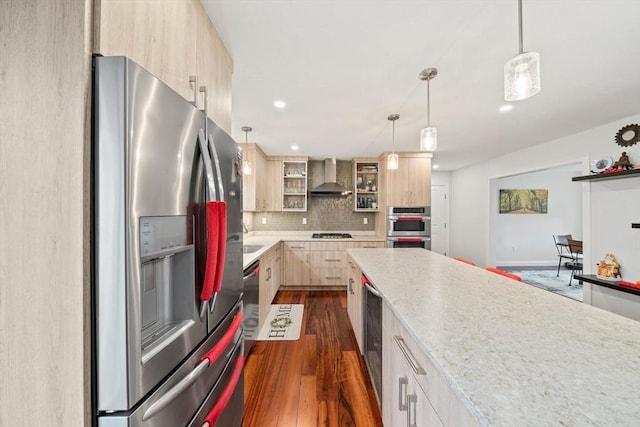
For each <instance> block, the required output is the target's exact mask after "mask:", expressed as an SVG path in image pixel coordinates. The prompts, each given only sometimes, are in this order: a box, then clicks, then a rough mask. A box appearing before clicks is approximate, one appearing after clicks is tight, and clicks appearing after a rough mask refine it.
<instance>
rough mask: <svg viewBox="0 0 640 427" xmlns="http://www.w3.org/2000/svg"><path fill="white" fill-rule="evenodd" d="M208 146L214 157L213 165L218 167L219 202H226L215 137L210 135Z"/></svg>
mask: <svg viewBox="0 0 640 427" xmlns="http://www.w3.org/2000/svg"><path fill="white" fill-rule="evenodd" d="M207 145H208V146H209V150H210V152H211V154H212V156H213V163H214V165H215V167H216V178H218V196H219V197H218V200H219V201H224V184H223V183H222V172H221V169H220V158H219V157H218V151H217V150H216V146H215V144H214V142H213V135H211V134H209V137H208V138H207Z"/></svg>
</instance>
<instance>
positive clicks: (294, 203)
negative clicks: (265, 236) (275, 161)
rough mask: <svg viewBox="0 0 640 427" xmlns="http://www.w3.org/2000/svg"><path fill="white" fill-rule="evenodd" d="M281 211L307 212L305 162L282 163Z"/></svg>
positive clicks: (291, 161) (289, 161)
mask: <svg viewBox="0 0 640 427" xmlns="http://www.w3.org/2000/svg"><path fill="white" fill-rule="evenodd" d="M282 210H283V211H297V212H304V211H306V210H307V162H306V160H303V161H298V160H296V161H293V160H284V161H283V162H282Z"/></svg>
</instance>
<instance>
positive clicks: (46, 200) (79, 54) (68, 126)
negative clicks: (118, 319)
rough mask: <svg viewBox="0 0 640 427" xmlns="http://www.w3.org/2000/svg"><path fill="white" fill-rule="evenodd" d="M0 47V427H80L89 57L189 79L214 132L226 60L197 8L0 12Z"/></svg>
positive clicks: (188, 0) (83, 6) (44, 4)
mask: <svg viewBox="0 0 640 427" xmlns="http://www.w3.org/2000/svg"><path fill="white" fill-rule="evenodd" d="M193 29H195V31H193ZM203 34H204V35H203ZM0 40H2V41H3V60H2V61H0V76H2V78H1V79H0V93H2V97H3V102H2V103H0V116H1V117H3V118H5V119H6V120H5V121H4V123H3V125H2V126H0V140H1V141H3V142H2V144H0V182H2V183H3V185H2V186H0V191H1V194H0V200H2V201H3V203H0V218H2V219H3V220H2V221H0V235H1V236H2V238H0V282H1V283H2V286H0V289H1V295H0V342H2V346H0V347H1V348H0V360H2V363H1V364H0V376H1V377H2V378H3V381H2V386H0V402H1V403H2V405H1V406H2V411H0V425H2V426H5V425H6V426H9V425H16V426H18V425H20V426H22V425H33V424H34V423H36V424H37V421H36V420H46V421H45V422H46V423H48V424H52V425H60V426H63V425H64V426H79V427H89V426H91V413H90V412H91V407H90V405H91V375H90V367H91V361H90V353H91V335H90V316H91V295H90V275H91V264H90V253H89V248H90V245H91V241H90V229H89V225H90V217H89V215H90V201H91V194H90V181H89V177H90V132H91V56H92V54H93V53H100V54H103V55H121V56H128V57H131V58H132V59H133V60H134V61H135V62H137V63H139V64H140V65H142V66H143V67H145V68H147V69H148V70H150V71H151V72H152V73H153V74H155V75H156V76H158V77H160V78H161V79H162V80H164V81H165V82H167V83H168V84H169V85H170V86H171V87H173V88H174V89H175V90H176V91H177V92H178V93H180V94H181V95H182V96H184V97H185V98H186V99H189V100H192V99H193V94H194V92H193V90H194V88H195V85H193V84H191V83H189V75H194V74H195V75H198V76H199V83H198V85H205V86H209V96H208V98H209V99H208V106H209V108H208V112H209V116H210V117H211V118H212V119H213V120H214V121H216V123H218V124H219V125H220V126H221V127H223V128H224V129H225V130H226V131H227V132H229V131H230V129H231V77H232V71H233V61H232V59H231V56H230V55H229V53H228V52H227V50H226V48H225V47H224V45H223V44H222V42H221V40H220V38H219V36H218V35H217V33H216V31H215V28H213V25H212V24H211V22H210V21H209V18H208V17H207V15H206V13H205V11H204V8H203V7H202V4H201V3H200V1H198V0H184V1H174V0H136V1H128V0H126V1H125V0H57V1H55V2H48V1H40V0H22V1H0ZM198 40H199V41H198ZM200 55H204V56H200ZM198 58H199V60H198ZM199 61H200V62H199ZM200 97H201V98H200V100H199V102H200V103H203V101H204V99H203V95H202V94H201V95H200ZM25 100H31V101H33V102H25ZM37 100H40V101H42V102H39V101H37ZM199 105H200V108H203V107H202V105H203V104H199ZM34 117H37V120H33V118H34ZM5 142H6V143H5ZM43 177H45V178H46V179H44V178H43ZM26 194H29V195H30V197H25V195H26ZM16 212H20V214H19V215H17V214H16ZM34 242H37V245H36V246H34ZM34 247H37V252H38V256H34ZM33 284H38V286H37V289H41V290H45V291H43V292H37V291H34V289H36V288H34V287H33V286H32V285H33ZM52 313H55V315H54V316H52ZM43 325H46V327H43Z"/></svg>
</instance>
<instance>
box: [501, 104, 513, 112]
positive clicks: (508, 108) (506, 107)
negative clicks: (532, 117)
mask: <svg viewBox="0 0 640 427" xmlns="http://www.w3.org/2000/svg"><path fill="white" fill-rule="evenodd" d="M511 110H513V105H511V104H507V105H503V106H502V107H500V112H501V113H504V112H507V111H511Z"/></svg>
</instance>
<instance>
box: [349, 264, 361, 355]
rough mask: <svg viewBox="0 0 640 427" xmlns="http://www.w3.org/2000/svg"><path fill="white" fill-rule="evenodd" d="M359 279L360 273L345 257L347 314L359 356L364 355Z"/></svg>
mask: <svg viewBox="0 0 640 427" xmlns="http://www.w3.org/2000/svg"><path fill="white" fill-rule="evenodd" d="M361 277H362V271H361V270H360V268H358V266H357V265H356V263H355V262H354V261H353V260H352V259H351V257H349V256H347V314H348V315H349V320H350V321H351V327H352V328H353V333H354V334H355V336H356V341H357V342H358V348H359V349H360V354H364V336H363V321H362V315H363V313H362V280H361Z"/></svg>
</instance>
